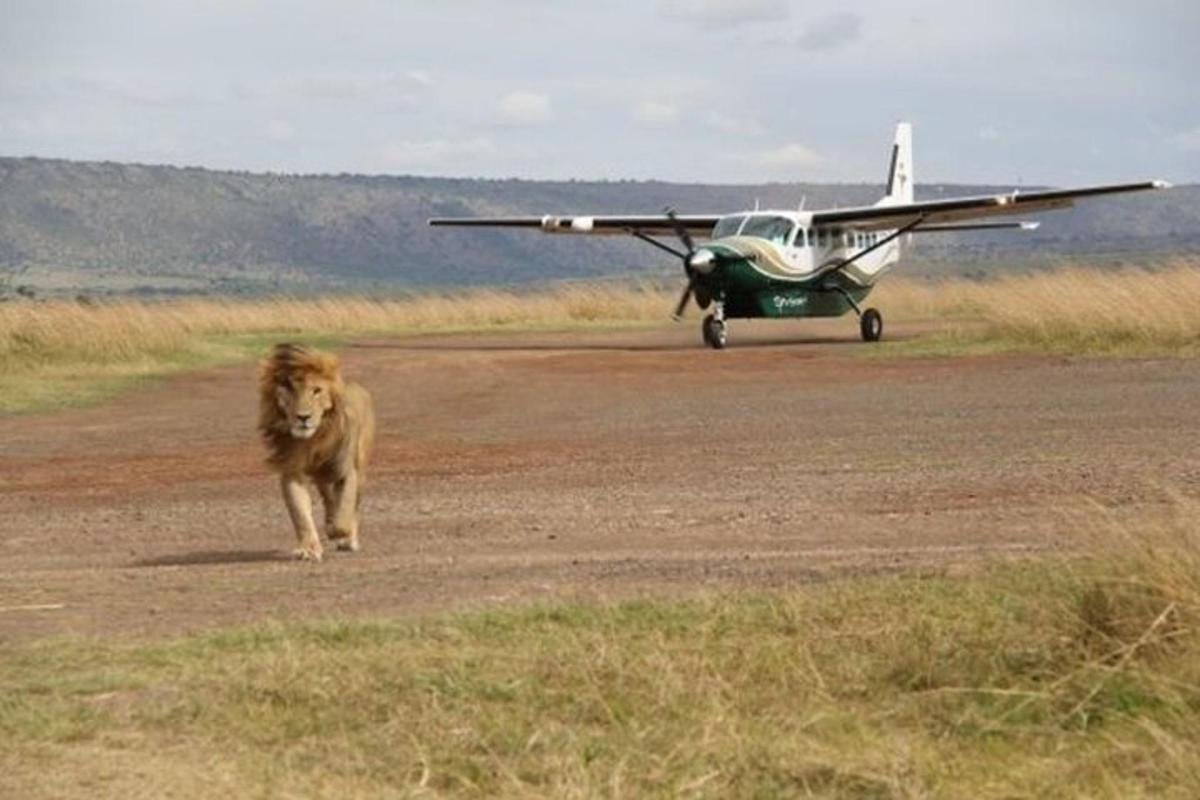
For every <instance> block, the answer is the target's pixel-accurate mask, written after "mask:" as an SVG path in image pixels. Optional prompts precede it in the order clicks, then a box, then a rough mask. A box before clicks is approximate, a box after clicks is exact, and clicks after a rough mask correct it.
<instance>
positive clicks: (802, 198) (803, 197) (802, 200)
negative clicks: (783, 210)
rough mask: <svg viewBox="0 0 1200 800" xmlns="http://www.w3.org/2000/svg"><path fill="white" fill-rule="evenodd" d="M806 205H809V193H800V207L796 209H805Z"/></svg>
mask: <svg viewBox="0 0 1200 800" xmlns="http://www.w3.org/2000/svg"><path fill="white" fill-rule="evenodd" d="M806 205H808V195H806V194H803V195H800V207H799V208H797V209H796V210H797V211H803V210H804V207H805V206H806Z"/></svg>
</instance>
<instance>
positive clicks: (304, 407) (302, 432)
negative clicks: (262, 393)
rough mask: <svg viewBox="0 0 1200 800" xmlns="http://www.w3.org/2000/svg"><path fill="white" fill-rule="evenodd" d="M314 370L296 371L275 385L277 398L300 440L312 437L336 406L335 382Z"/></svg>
mask: <svg viewBox="0 0 1200 800" xmlns="http://www.w3.org/2000/svg"><path fill="white" fill-rule="evenodd" d="M333 383H334V382H333V381H332V380H330V379H329V378H326V377H323V376H321V375H316V374H313V373H295V374H292V375H290V376H288V378H287V380H285V381H283V382H281V383H280V384H279V385H278V386H276V387H275V401H276V402H277V403H278V404H279V410H280V411H282V412H283V414H284V417H286V419H287V422H288V430H289V431H290V432H291V434H292V436H293V437H295V438H297V439H310V438H312V436H313V434H315V433H316V432H317V430H318V429H319V428H320V427H321V422H322V421H323V420H324V419H325V414H326V413H328V412H329V410H330V409H331V408H333V394H334V385H333Z"/></svg>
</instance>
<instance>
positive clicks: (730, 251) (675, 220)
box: [429, 122, 1170, 350]
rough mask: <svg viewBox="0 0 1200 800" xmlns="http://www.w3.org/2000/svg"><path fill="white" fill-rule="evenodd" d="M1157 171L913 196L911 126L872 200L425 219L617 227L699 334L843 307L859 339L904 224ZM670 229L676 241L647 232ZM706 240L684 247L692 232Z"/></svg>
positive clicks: (1073, 192)
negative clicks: (669, 259)
mask: <svg viewBox="0 0 1200 800" xmlns="http://www.w3.org/2000/svg"><path fill="white" fill-rule="evenodd" d="M1169 186H1170V184H1168V183H1167V182H1166V181H1161V180H1154V181H1144V182H1141V183H1125V184H1110V185H1107V186H1088V187H1084V188H1080V189H1056V190H1051V191H1037V192H1020V191H1017V190H1014V191H1012V192H1011V193H1006V194H992V195H983V196H978V197H956V198H949V199H942V200H926V201H921V202H915V201H914V199H913V158H912V126H911V125H909V124H908V123H905V122H902V123H900V124H899V125H898V126H897V127H896V139H895V143H894V144H893V145H892V156H891V164H890V166H889V168H888V177H887V192H886V194H884V196H883V198H882V199H881V200H879V201H878V202H877V203H875V205H873V206H861V207H856V208H833V209H820V210H813V211H804V210H797V211H760V210H754V211H741V212H737V213H733V214H719V215H707V214H686V215H685V214H677V213H675V211H674V210H673V209H670V208H668V209H665V210H664V212H663V213H662V214H661V215H633V216H590V215H589V216H557V215H555V216H542V217H491V218H486V217H485V218H461V217H460V218H439V219H431V220H429V224H430V225H434V226H441V225H448V226H450V225H452V226H467V227H485V226H486V227H498V228H536V229H540V230H541V231H543V232H544V233H552V234H583V235H589V234H590V235H604V234H610V235H611V234H618V235H620V234H625V235H629V236H634V237H636V238H638V239H641V240H642V241H644V242H646V243H647V244H650V245H653V246H654V247H657V248H658V249H660V250H663V251H665V252H667V253H670V254H671V255H673V256H675V257H676V258H678V259H679V260H680V261H682V262H683V271H684V274H685V275H686V277H687V286H686V288H685V289H684V291H683V296H682V297H680V299H679V304H678V305H677V306H676V308H675V313H674V318H675V319H676V320H679V319H681V318H682V316H683V312H684V310H685V309H686V308H687V305H688V303H689V302H690V301H691V300H692V298H695V301H696V305H697V306H699V307H700V309H701V310H702V311H704V310H707V309H708V308H710V307H711V308H712V312H711V313H709V314H708V315H707V316H706V317H705V318H704V322H703V324H702V326H701V334H702V335H703V338H704V341H705V343H706V344H708V345H709V346H710V347H712V348H714V349H717V350H720V349H722V348H724V347H725V345H726V343H727V341H728V335H727V331H726V325H725V321H726V320H727V319H731V318H740V319H745V318H751V317H839V316H842V315H843V314H845V313H847V312H849V311H854V313H855V314H857V315H858V317H859V330H860V333H861V335H862V338H863V340H864V341H867V342H875V341H878V340H879V338H880V337H881V336H882V335H883V316H882V315H881V314H880V313H879V311H878V310H876V309H874V308H867V309H863V308H862V303H863V301H864V300H865V299H866V297H867V295H868V294H870V292H871V289H872V288H874V286H875V284H876V282H877V281H878V280H879V279H880V278H882V277H883V276H884V275H885V274H886V273H887V272H889V271H890V270H891V268H892V266H893V265H894V264H895V263H896V262H897V261H898V260H899V259H900V250H901V244H902V242H905V243H906V242H907V240H908V236H907V235H908V234H916V233H938V232H947V231H968V230H997V229H1017V230H1033V229H1035V228H1037V227H1038V225H1039V224H1040V223H1037V222H1012V221H984V222H971V220H987V219H990V218H993V217H1002V216H1013V215H1017V214H1025V213H1029V212H1035V211H1047V210H1051V209H1063V208H1071V207H1072V206H1074V204H1075V201H1076V200H1080V199H1083V198H1088V197H1098V196H1101V195H1110V194H1119V193H1123V192H1137V191H1143V190H1146V189H1166V188H1169ZM670 235H674V236H675V237H676V238H677V239H678V240H679V243H680V244H681V245H682V246H683V249H682V250H680V249H678V248H676V247H672V246H671V245H668V244H666V243H664V242H662V241H660V240H659V239H657V238H655V237H656V236H658V237H661V236H670ZM697 238H702V239H706V240H707V241H706V242H705V243H704V244H703V245H702V246H697V245H696V239H697Z"/></svg>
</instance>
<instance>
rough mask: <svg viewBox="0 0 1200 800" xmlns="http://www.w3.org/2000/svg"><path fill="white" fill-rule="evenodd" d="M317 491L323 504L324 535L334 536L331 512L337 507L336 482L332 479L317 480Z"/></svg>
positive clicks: (332, 537) (331, 537) (330, 537)
mask: <svg viewBox="0 0 1200 800" xmlns="http://www.w3.org/2000/svg"><path fill="white" fill-rule="evenodd" d="M317 491H319V492H320V493H321V503H322V505H324V506H325V536H326V537H327V538H329V539H334V538H336V537H335V536H334V533H333V512H334V511H335V510H336V509H337V502H338V495H337V483H336V482H334V481H317Z"/></svg>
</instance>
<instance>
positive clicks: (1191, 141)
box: [1171, 128, 1200, 153]
mask: <svg viewBox="0 0 1200 800" xmlns="http://www.w3.org/2000/svg"><path fill="white" fill-rule="evenodd" d="M1171 144H1173V145H1175V147H1176V148H1178V149H1179V150H1181V151H1183V152H1185V153H1200V128H1192V129H1191V130H1190V131H1184V132H1183V133H1177V134H1175V135H1174V136H1172V137H1171Z"/></svg>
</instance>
